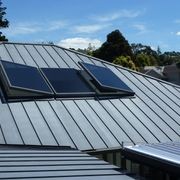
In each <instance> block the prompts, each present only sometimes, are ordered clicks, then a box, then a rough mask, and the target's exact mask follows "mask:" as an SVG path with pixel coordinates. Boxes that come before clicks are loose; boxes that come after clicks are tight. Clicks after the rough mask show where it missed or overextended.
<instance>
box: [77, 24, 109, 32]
mask: <svg viewBox="0 0 180 180" xmlns="http://www.w3.org/2000/svg"><path fill="white" fill-rule="evenodd" d="M109 26H110V24H102V25H100V24H91V25H80V26H75V27H74V32H76V33H95V32H97V31H100V30H102V29H104V28H107V27H109Z"/></svg>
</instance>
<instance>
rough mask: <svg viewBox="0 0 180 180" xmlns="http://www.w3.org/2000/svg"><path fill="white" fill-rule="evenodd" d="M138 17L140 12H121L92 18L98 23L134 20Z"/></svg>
mask: <svg viewBox="0 0 180 180" xmlns="http://www.w3.org/2000/svg"><path fill="white" fill-rule="evenodd" d="M139 15H140V11H130V10H125V9H124V10H121V11H118V12H115V13H111V14H106V15H101V16H93V19H95V20H97V21H100V22H108V21H113V20H116V19H119V18H135V17H137V16H139Z"/></svg>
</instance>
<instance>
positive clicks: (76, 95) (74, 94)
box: [40, 68, 96, 99]
mask: <svg viewBox="0 0 180 180" xmlns="http://www.w3.org/2000/svg"><path fill="white" fill-rule="evenodd" d="M43 69H57V70H61V69H67V70H70V69H72V70H75V71H77V73H79V70H77V69H75V68H40V71H41V73H42V75H43V76H44V78H45V79H46V81H47V82H48V84H49V86H50V87H51V89H52V90H53V92H54V94H55V95H54V96H55V97H56V98H67V99H69V98H72V97H73V98H75V99H76V98H82V97H87V98H89V97H95V96H96V92H95V91H94V92H93V91H92V92H83V91H82V92H66V93H64V92H63V93H59V92H57V91H56V89H55V88H54V87H53V85H52V83H51V82H50V80H49V79H48V77H47V76H46V74H45V72H43ZM79 78H81V81H82V82H84V84H86V85H87V87H89V89H92V87H91V86H90V85H89V84H88V83H87V82H86V81H85V80H84V78H82V77H81V75H80V74H79ZM92 90H93V89H92Z"/></svg>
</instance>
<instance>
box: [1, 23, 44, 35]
mask: <svg viewBox="0 0 180 180" xmlns="http://www.w3.org/2000/svg"><path fill="white" fill-rule="evenodd" d="M40 31H42V28H41V27H40V26H39V25H38V23H17V25H14V24H12V25H11V26H10V27H9V28H8V29H6V30H4V32H5V33H6V34H8V36H16V35H20V34H33V33H37V32H40Z"/></svg>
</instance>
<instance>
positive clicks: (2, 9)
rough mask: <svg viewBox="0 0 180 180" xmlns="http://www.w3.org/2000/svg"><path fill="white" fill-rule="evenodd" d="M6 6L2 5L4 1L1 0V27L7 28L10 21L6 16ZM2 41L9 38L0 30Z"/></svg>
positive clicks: (0, 39)
mask: <svg viewBox="0 0 180 180" xmlns="http://www.w3.org/2000/svg"><path fill="white" fill-rule="evenodd" d="M5 10H6V7H3V6H2V1H1V0H0V29H2V28H7V27H8V26H9V21H8V20H7V19H5V18H4V16H5V15H6V12H5ZM0 41H7V38H6V37H5V36H4V35H2V32H1V31H0Z"/></svg>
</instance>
